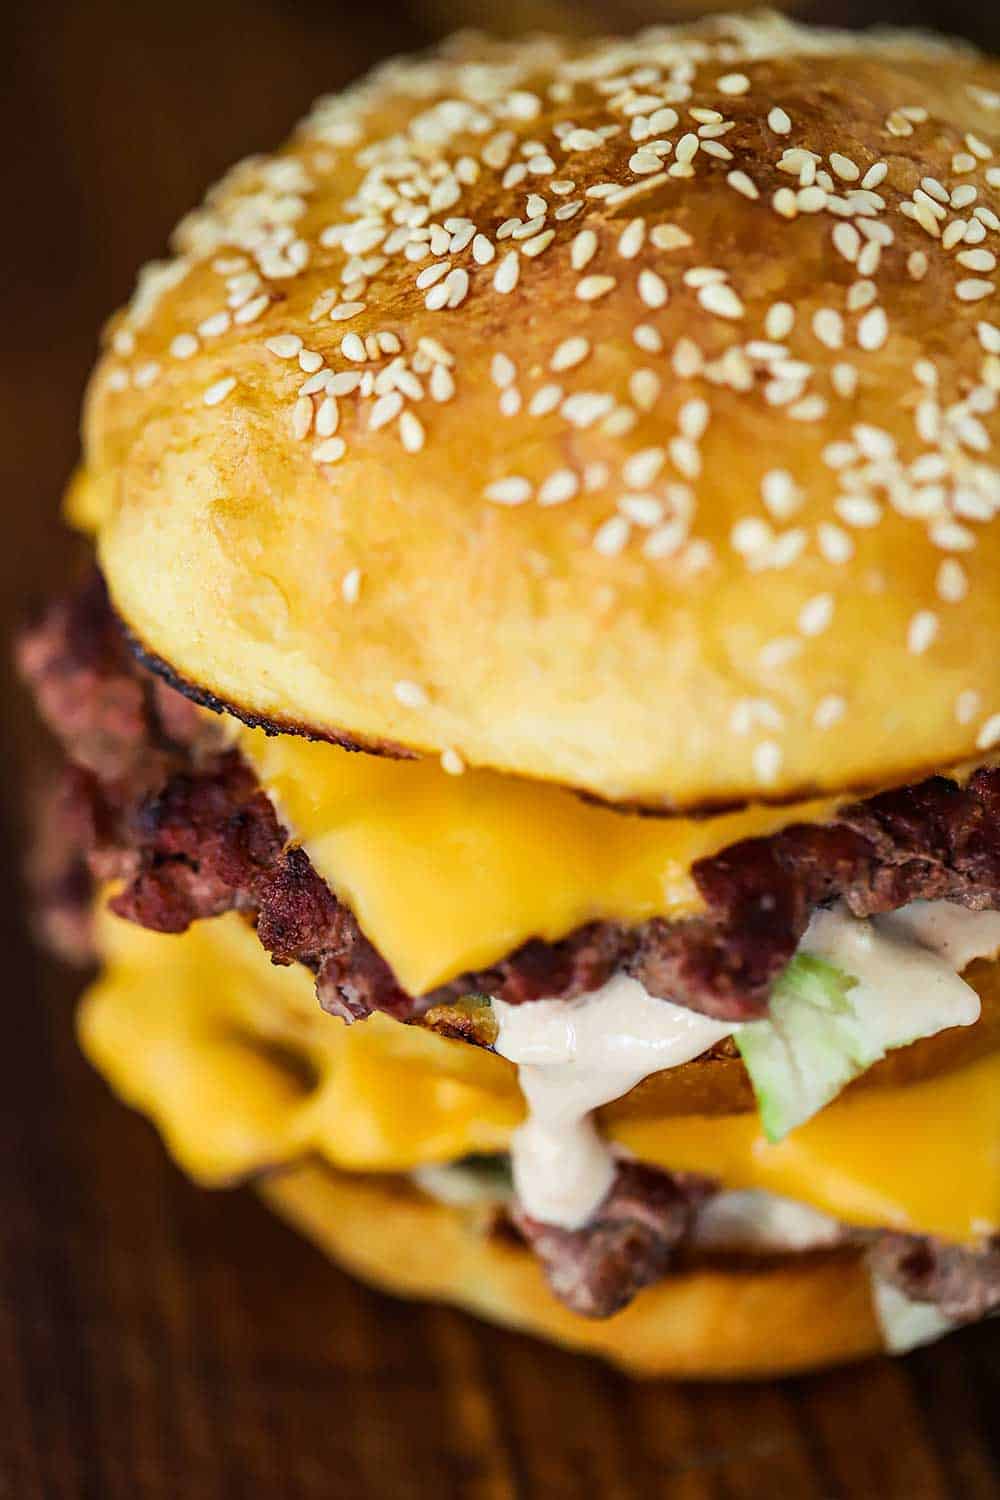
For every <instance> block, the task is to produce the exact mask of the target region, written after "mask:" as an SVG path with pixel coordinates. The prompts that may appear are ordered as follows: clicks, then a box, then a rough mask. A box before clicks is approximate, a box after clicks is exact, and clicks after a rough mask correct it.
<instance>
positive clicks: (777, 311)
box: [764, 302, 795, 340]
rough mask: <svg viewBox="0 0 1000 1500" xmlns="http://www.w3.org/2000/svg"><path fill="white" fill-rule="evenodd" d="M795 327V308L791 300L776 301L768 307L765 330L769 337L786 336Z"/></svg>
mask: <svg viewBox="0 0 1000 1500" xmlns="http://www.w3.org/2000/svg"><path fill="white" fill-rule="evenodd" d="M794 327H795V309H794V307H792V305H791V303H790V302H775V303H773V304H772V306H771V307H769V308H768V311H767V317H766V318H765V319H764V330H765V332H766V334H767V336H768V338H769V339H776V340H780V339H783V338H786V337H787V336H788V334H790V333H791V331H792V329H793V328H794Z"/></svg>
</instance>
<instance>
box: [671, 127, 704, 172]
mask: <svg viewBox="0 0 1000 1500" xmlns="http://www.w3.org/2000/svg"><path fill="white" fill-rule="evenodd" d="M700 145H701V141H700V140H699V139H698V137H697V136H696V135H693V134H692V133H691V132H690V131H689V132H688V133H687V135H682V136H681V138H680V140H679V141H678V142H677V146H676V148H675V151H674V159H675V163H676V164H677V165H679V166H682V167H683V166H689V165H690V163H691V162H693V161H694V159H695V156H696V155H697V154H698V148H699V146H700Z"/></svg>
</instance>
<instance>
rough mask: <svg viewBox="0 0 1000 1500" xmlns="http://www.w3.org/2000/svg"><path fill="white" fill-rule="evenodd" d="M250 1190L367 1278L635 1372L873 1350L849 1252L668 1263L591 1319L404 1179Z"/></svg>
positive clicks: (797, 1360) (681, 1372) (757, 1366)
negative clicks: (659, 1274) (769, 1260)
mask: <svg viewBox="0 0 1000 1500" xmlns="http://www.w3.org/2000/svg"><path fill="white" fill-rule="evenodd" d="M260 1188H261V1192H262V1193H263V1196H264V1198H265V1199H266V1201H267V1202H268V1203H269V1204H270V1205H271V1206H272V1207H273V1208H275V1209H276V1210H277V1211H278V1213H280V1214H281V1215H282V1216H283V1217H284V1218H286V1219H288V1220H290V1221H291V1223H292V1224H294V1225H295V1226H296V1228H298V1229H299V1230H301V1231H302V1232H303V1233H305V1234H306V1235H308V1236H309V1237H310V1239H312V1240H314V1241H315V1242H316V1244H318V1245H319V1246H320V1248H321V1249H323V1250H325V1251H326V1253H327V1254H328V1255H330V1256H332V1257H333V1258H334V1259H335V1260H336V1261H338V1262H340V1263H341V1264H342V1265H344V1266H345V1267H347V1269H349V1270H350V1271H352V1272H353V1273H354V1274H355V1275H356V1276H360V1277H361V1278H362V1279H364V1280H365V1281H369V1282H372V1283H374V1285H376V1286H379V1287H382V1288H384V1289H385V1290H386V1291H390V1292H393V1293H395V1294H396V1295H399V1296H404V1297H417V1298H426V1299H431V1300H434V1301H440V1302H450V1303H455V1304H457V1305H458V1306H459V1307H464V1308H466V1309H467V1310H468V1311H470V1312H474V1313H477V1314H478V1315H479V1316H480V1317H484V1318H488V1319H489V1320H490V1321H491V1322H494V1323H503V1324H506V1325H507V1326H508V1327H511V1328H517V1329H522V1330H524V1331H525V1332H528V1333H534V1334H538V1335H540V1336H541V1337H543V1338H546V1339H550V1340H552V1341H553V1342H555V1343H558V1344H564V1345H565V1346H566V1347H568V1348H571V1349H578V1350H583V1351H586V1352H589V1353H592V1354H600V1355H601V1356H603V1357H604V1358H605V1359H609V1360H612V1361H613V1362H614V1363H615V1364H617V1365H621V1366H622V1367H623V1368H624V1369H626V1370H628V1371H630V1372H631V1373H632V1374H634V1375H646V1376H649V1375H660V1376H663V1375H667V1376H675V1377H683V1378H684V1379H688V1380H691V1379H695V1380H698V1379H701V1380H706V1379H732V1378H734V1377H736V1378H741V1377H743V1378H750V1377H760V1376H768V1375H788V1374H793V1373H795V1372H796V1371H800V1370H812V1369H816V1368H818V1367H820V1366H823V1365H832V1364H840V1363H843V1362H844V1361H846V1360H851V1359H860V1358H863V1357H864V1356H865V1355H869V1354H874V1353H877V1352H878V1351H879V1350H880V1349H881V1348H882V1347H883V1344H882V1338H881V1334H880V1332H879V1328H878V1324H877V1322H876V1318H875V1313H874V1310H873V1308H872V1303H871V1294H870V1291H869V1281H868V1276H867V1273H866V1272H865V1269H864V1266H863V1264H862V1261H861V1257H860V1256H859V1254H858V1253H857V1252H852V1251H843V1252H839V1253H836V1254H829V1255H824V1256H822V1257H815V1256H810V1257H803V1258H802V1259H801V1260H797V1261H796V1260H793V1259H787V1260H785V1261H783V1262H780V1263H778V1264H776V1265H771V1266H769V1267H768V1268H767V1269H756V1270H738V1271H737V1270H733V1271H728V1270H698V1271H690V1272H685V1273H679V1274H677V1275H674V1276H671V1277H669V1278H667V1279H666V1280H665V1281H662V1282H660V1283H659V1284H658V1285H656V1286H654V1287H649V1288H647V1289H646V1291H644V1292H643V1294H642V1296H641V1298H639V1300H638V1301H637V1302H634V1303H633V1304H632V1306H631V1307H627V1308H626V1309H625V1310H624V1312H620V1313H617V1314H616V1315H615V1316H614V1317H613V1318H608V1319H606V1320H604V1321H596V1322H595V1321H592V1320H589V1319H586V1318H581V1317H578V1316H577V1315H576V1314H575V1313H572V1312H570V1311H569V1310H568V1309H567V1308H565V1307H563V1306H562V1305H561V1303H559V1302H557V1301H556V1299H555V1297H554V1296H553V1295H552V1293H551V1291H550V1290H549V1288H548V1287H547V1285H546V1284H545V1279H544V1277H543V1275H542V1272H541V1269H540V1267H539V1266H538V1263H537V1262H536V1261H535V1260H534V1258H533V1257H532V1255H531V1254H530V1253H529V1252H528V1251H527V1250H526V1249H524V1247H523V1246H520V1245H518V1244H517V1243H515V1242H514V1241H513V1240H510V1239H507V1238H506V1237H502V1236H500V1235H496V1234H493V1235H488V1234H485V1233H484V1232H483V1229H482V1225H481V1224H480V1223H477V1221H476V1219H475V1217H474V1216H470V1214H469V1213H468V1212H465V1211H463V1210H461V1209H456V1208H451V1207H447V1206H446V1205H444V1204H442V1203H438V1202H435V1201H434V1200H433V1199H431V1198H429V1197H426V1196H425V1195H424V1194H422V1193H419V1192H416V1191H414V1190H413V1189H412V1188H410V1187H409V1186H408V1185H407V1184H406V1183H405V1181H404V1180H403V1179H400V1178H385V1177H382V1178H379V1177H359V1176H356V1175H348V1174H346V1173H339V1172H334V1171H332V1170H330V1169H329V1168H327V1167H322V1166H317V1165H311V1164H310V1165H305V1166H300V1167H294V1168H292V1169H291V1170H290V1171H284V1172H280V1173H275V1174H274V1175H272V1176H270V1177H268V1178H266V1179H264V1180H263V1181H262V1183H261V1185H260ZM762 1330H763V1331H764V1333H763V1334H762Z"/></svg>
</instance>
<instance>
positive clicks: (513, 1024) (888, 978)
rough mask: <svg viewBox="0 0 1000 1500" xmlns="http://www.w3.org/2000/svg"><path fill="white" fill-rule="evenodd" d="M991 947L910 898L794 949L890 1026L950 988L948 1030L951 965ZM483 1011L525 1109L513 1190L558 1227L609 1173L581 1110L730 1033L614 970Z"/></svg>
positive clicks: (599, 1195)
mask: <svg viewBox="0 0 1000 1500" xmlns="http://www.w3.org/2000/svg"><path fill="white" fill-rule="evenodd" d="M998 946H1000V914H998V913H996V912H970V911H968V910H966V909H965V908H964V907H960V906H956V905H954V904H953V903H950V902H945V901H937V902H914V903H912V905H911V906H909V907H906V908H904V909H903V910H902V911H901V912H899V913H895V914H893V915H891V916H888V917H884V918H875V919H873V920H871V921H857V920H854V919H852V918H851V917H849V916H848V915H847V914H846V912H845V911H844V910H841V909H838V910H836V911H833V912H820V913H818V914H817V915H816V917H814V919H813V921H812V923H811V924H810V927H809V929H808V930H807V932H806V935H805V937H804V939H803V942H802V948H803V950H804V951H806V952H811V951H813V948H817V949H818V950H819V951H820V952H822V954H823V956H824V957H825V958H826V959H828V960H829V961H830V962H831V963H833V964H835V965H837V966H838V967H840V966H842V967H843V969H844V972H845V973H847V974H849V975H851V976H852V977H855V978H856V980H857V982H858V984H859V985H861V986H870V987H873V988H874V989H875V990H876V991H877V999H878V1000H879V1001H880V1002H881V1005H882V1006H883V1007H884V1009H885V1012H886V1015H887V1017H888V1018H889V1019H890V1020H891V1019H892V1017H893V1016H894V1015H895V1017H896V1022H897V1031H898V1026H899V1024H900V1017H901V1016H902V1015H904V1014H905V1011H906V1007H907V1005H908V1004H909V1005H912V1003H913V994H914V990H915V989H919V987H921V986H929V987H933V988H934V989H935V990H936V991H940V990H941V989H942V988H944V989H945V990H951V991H956V992H958V996H957V999H958V1001H959V1003H957V1004H956V1003H955V997H952V1012H953V1014H954V1016H955V1018H956V1020H957V1022H958V1023H959V1024H962V1025H971V1024H973V1023H974V1022H975V1021H976V1020H977V1019H978V1016H979V997H978V996H977V995H976V992H975V991H974V990H973V989H972V988H971V986H969V985H967V984H965V983H964V982H963V981H962V980H961V979H959V978H958V976H957V974H956V973H955V972H954V970H955V968H956V966H961V967H963V968H964V967H965V965H966V964H967V963H969V962H971V960H972V959H974V958H977V957H981V956H985V955H988V954H993V953H995V952H996V950H997V947H998ZM493 1005H494V1011H495V1013H496V1015H497V1019H498V1021H499V1027H500V1030H499V1035H498V1037H497V1040H496V1043H495V1047H496V1050H497V1052H499V1053H500V1054H501V1056H503V1057H507V1058H509V1059H510V1060H511V1061H512V1062H516V1063H517V1064H518V1069H519V1080H520V1084H521V1089H522V1091H523V1093H524V1097H525V1101H526V1103H527V1106H528V1118H527V1120H526V1121H525V1123H524V1124H523V1125H522V1126H521V1127H520V1128H519V1129H518V1130H517V1131H515V1133H514V1136H513V1138H512V1140H511V1155H512V1162H513V1171H514V1185H515V1187H516V1189H517V1193H518V1197H519V1198H520V1200H521V1203H522V1205H523V1207H524V1208H525V1210H526V1211H527V1212H528V1213H529V1214H530V1215H531V1217H532V1218H535V1219H541V1220H543V1221H545V1222H547V1223H551V1224H558V1225H560V1226H561V1227H562V1228H565V1229H577V1228H579V1227H580V1226H581V1225H582V1224H585V1223H586V1221H587V1220H588V1219H589V1218H590V1217H591V1215H592V1214H593V1213H594V1211H595V1209H597V1207H598V1206H599V1205H600V1203H601V1200H602V1199H603V1198H604V1197H605V1195H606V1193H607V1192H608V1189H609V1188H610V1186H611V1183H612V1181H613V1178H614V1155H613V1152H612V1149H611V1146H610V1144H609V1143H608V1142H607V1141H606V1140H605V1139H604V1138H603V1137H602V1136H601V1134H600V1133H599V1131H598V1129H597V1125H596V1122H595V1120H594V1117H593V1111H594V1110H596V1109H598V1108H599V1107H600V1106H601V1105H603V1104H608V1103H610V1102H611V1101H612V1100H613V1099H617V1098H620V1097H621V1095H622V1094H624V1093H627V1092H628V1091H629V1089H632V1088H634V1087H635V1085H636V1084H637V1083H639V1082H641V1080H642V1079H643V1078H646V1077H648V1076H649V1075H650V1074H651V1073H657V1072H660V1071H661V1070H662V1069H664V1068H670V1067H676V1066H678V1065H679V1064H681V1063H685V1062H690V1061H691V1060H692V1059H693V1058H695V1057H698V1056H700V1054H701V1053H703V1052H705V1051H707V1050H708V1048H709V1047H711V1046H712V1045H713V1044H714V1043H715V1042H718V1041H720V1040H722V1038H723V1037H726V1036H731V1035H732V1034H733V1033H734V1032H735V1031H738V1030H739V1029H740V1028H739V1026H738V1025H734V1024H733V1023H732V1022H720V1021H713V1020H711V1019H710V1018H709V1017H707V1016H701V1015H697V1014H695V1013H694V1012H692V1011H690V1010H687V1009H686V1008H685V1007H683V1006H678V1005H672V1004H670V1003H669V1002H667V1001H664V1000H658V999H654V998H653V997H651V996H650V995H649V994H648V993H647V992H646V990H645V989H644V988H643V986H642V985H641V984H639V983H638V982H637V981H636V980H634V979H630V978H628V977H626V976H623V975H619V976H616V977H615V978H614V979H612V980H611V981H609V983H608V984H606V985H604V986H603V987H602V988H601V989H599V990H595V991H594V992H593V993H592V994H590V995H585V996H583V997H582V998H581V999H579V1000H577V1001H575V1002H572V1003H569V1004H567V1003H566V1002H565V1001H554V1000H548V1001H538V1002H535V1003H532V1004H527V1005H518V1006H513V1005H507V1004H504V1003H503V1002H501V1001H494V1002H493ZM890 1030H891V1028H890ZM754 1123H755V1124H756V1121H755V1122H754ZM762 1149H763V1150H764V1152H767V1151H768V1150H778V1151H780V1150H781V1149H782V1147H781V1145H779V1146H777V1147H769V1146H767V1145H766V1144H764V1145H763V1148H762ZM664 1165H665V1166H668V1167H669V1166H673V1165H676V1166H678V1167H679V1166H681V1165H682V1163H680V1162H678V1163H676V1164H675V1163H670V1162H669V1160H668V1161H667V1162H665V1163H664ZM706 1170H708V1171H710V1172H711V1171H712V1167H711V1164H709V1165H708V1166H707V1168H706Z"/></svg>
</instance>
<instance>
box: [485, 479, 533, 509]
mask: <svg viewBox="0 0 1000 1500" xmlns="http://www.w3.org/2000/svg"><path fill="white" fill-rule="evenodd" d="M532 493H533V489H532V485H531V481H530V480H528V479H524V478H522V477H521V475H519V474H511V475H509V476H508V477H507V478H506V479H495V480H494V481H493V483H492V484H488V485H487V486H486V488H485V490H484V491H483V494H484V496H485V497H486V499H487V500H491V501H492V502H493V504H494V505H524V504H525V502H526V501H528V500H530V499H531V496H532Z"/></svg>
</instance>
